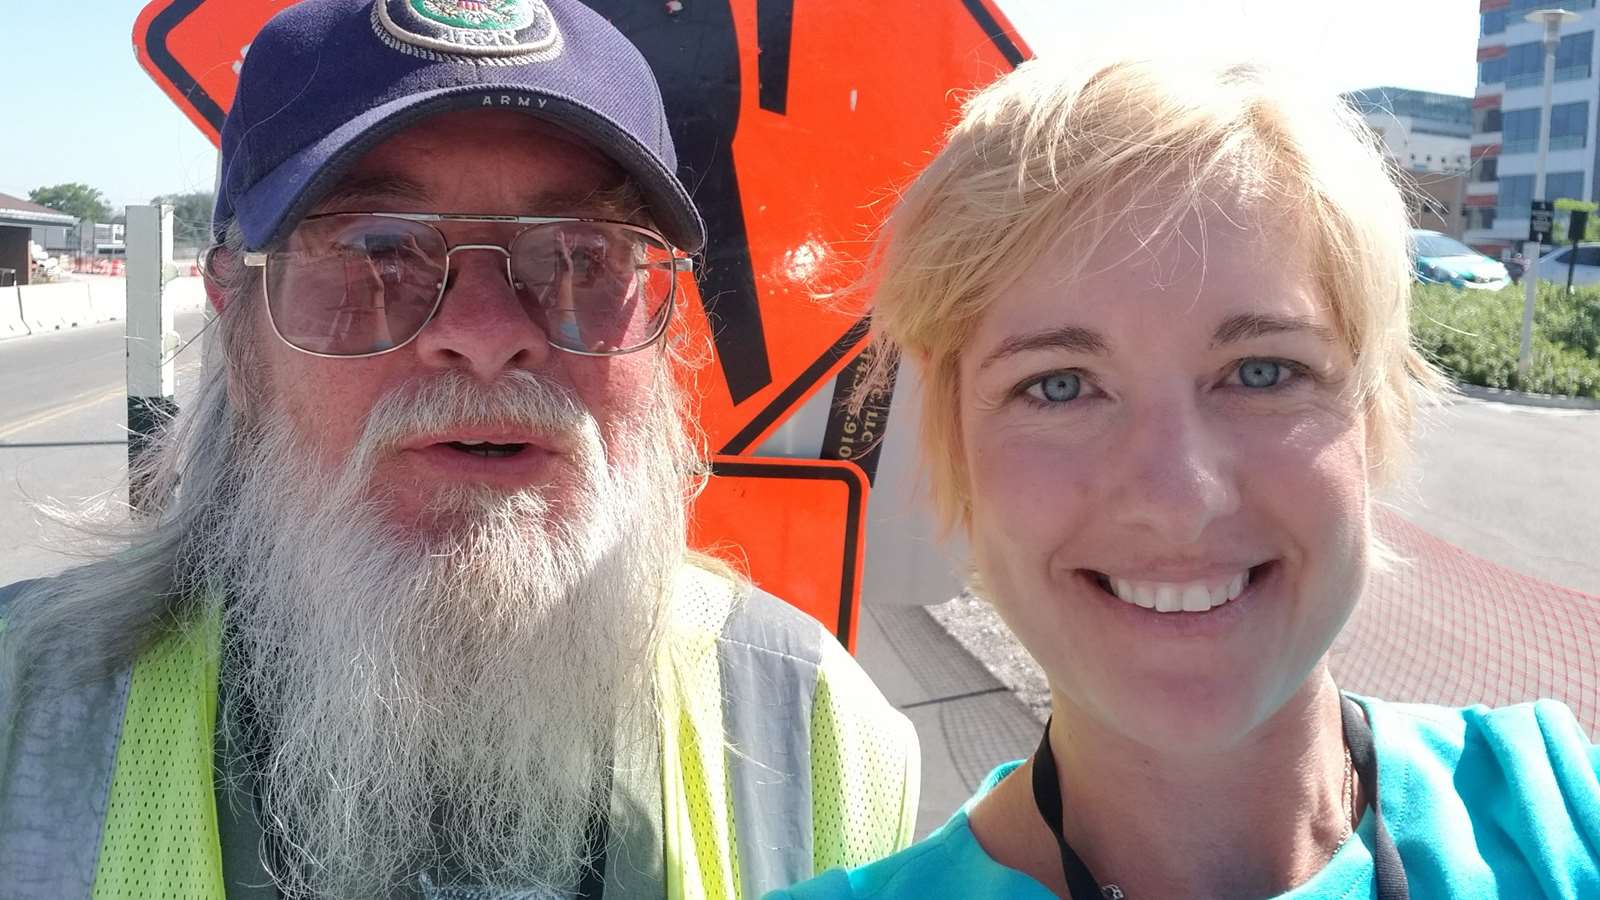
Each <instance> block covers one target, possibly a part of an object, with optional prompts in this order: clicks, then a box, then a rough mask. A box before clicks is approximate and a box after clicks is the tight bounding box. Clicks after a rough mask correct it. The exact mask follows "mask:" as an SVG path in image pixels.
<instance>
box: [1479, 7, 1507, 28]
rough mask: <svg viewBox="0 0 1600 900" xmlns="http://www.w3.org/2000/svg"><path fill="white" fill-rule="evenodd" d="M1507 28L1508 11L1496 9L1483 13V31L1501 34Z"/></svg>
mask: <svg viewBox="0 0 1600 900" xmlns="http://www.w3.org/2000/svg"><path fill="white" fill-rule="evenodd" d="M1505 30H1506V11H1505V10H1503V9H1496V10H1493V11H1490V12H1486V13H1484V14H1483V33H1484V34H1499V33H1501V32H1502V31H1505Z"/></svg>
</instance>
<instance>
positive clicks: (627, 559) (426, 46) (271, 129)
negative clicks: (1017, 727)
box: [0, 0, 917, 898]
mask: <svg viewBox="0 0 1600 900" xmlns="http://www.w3.org/2000/svg"><path fill="white" fill-rule="evenodd" d="M222 162H223V167H222V170H223V176H222V178H223V180H222V189H221V192H220V194H219V199H218V205H217V211H216V216H215V226H216V230H217V235H218V245H217V247H216V248H214V249H213V251H212V252H211V253H210V254H209V255H208V259H207V266H206V268H207V283H208V289H209V290H210V291H211V296H212V301H213V304H214V305H215V306H216V308H217V311H218V313H219V320H218V323H217V328H218V334H217V343H218V350H219V354H218V356H219V358H220V365H218V366H216V367H215V369H214V370H213V371H211V373H210V377H209V378H208V380H207V381H206V382H205V384H204V385H203V386H202V387H201V389H200V392H199V396H198V398H197V399H196V401H195V402H194V403H193V404H192V405H191V406H190V407H189V408H188V409H186V410H185V412H184V413H183V414H182V415H181V416H180V417H179V418H178V419H177V420H176V421H175V422H174V423H173V425H172V426H171V427H170V428H168V429H167V431H166V432H165V433H164V435H163V436H162V439H161V441H160V443H159V444H158V446H157V448H156V450H154V451H153V452H152V453H151V455H150V457H149V466H150V477H151V484H153V485H154V495H155V496H160V497H166V498H167V501H168V502H166V503H165V505H164V507H163V508H162V510H161V511H160V512H159V513H158V514H156V515H154V516H152V517H151V518H150V519H148V520H141V521H138V522H136V523H135V524H134V525H133V526H130V533H128V534H126V535H125V538H126V543H125V544H124V545H123V546H122V548H121V549H119V550H118V551H117V552H116V553H115V554H114V555H110V556H108V557H107V558H104V559H100V560H98V561H92V562H89V563H87V564H85V565H82V566H80V567H78V568H75V569H72V570H69V571H67V572H65V573H63V574H61V575H59V576H56V577H54V578H50V579H44V580H40V581H35V582H27V583H23V584H21V585H14V586H11V587H10V588H6V589H3V590H0V627H3V629H4V631H3V633H0V729H4V730H3V731H0V895H3V896H5V897H7V898H67V897H85V898H87V897H90V896H96V897H99V896H126V897H158V896H165V897H183V898H192V897H221V896H229V897H284V898H303V897H433V898H491V897H493V898H501V897H505V898H513V897H514V898H553V897H563V898H565V897H575V898H598V897H601V896H604V897H606V898H656V897H674V898H677V897H684V898H697V897H755V896H759V895H760V894H761V893H762V892H764V891H766V890H768V889H772V888H776V887H780V886H784V885H787V884H789V883H791V882H793V881H796V880H798V879H801V878H804V877H808V876H809V875H811V874H812V873H813V872H817V871H821V870H822V869H824V868H828V867H832V866H840V865H845V866H849V865H858V864H861V863H864V862H866V861H868V860H870V859H873V858H876V857H878V856H882V855H884V854H887V853H889V852H892V851H894V850H896V849H898V848H899V847H901V846H903V845H904V844H905V843H907V842H908V841H909V839H910V837H911V833H910V832H911V827H912V826H911V823H912V820H913V812H914V807H915V799H916V788H917V755H916V754H917V750H916V742H915V737H914V735H913V734H912V733H911V731H910V727H909V724H908V723H907V722H906V721H905V720H904V718H903V717H901V716H900V715H899V714H898V713H896V712H894V711H893V710H892V709H891V708H890V707H889V706H888V704H887V703H886V702H885V701H884V700H883V698H882V697H881V695H879V694H878V693H877V691H876V690H875V689H874V688H873V687H872V685H871V683H870V682H869V681H868V680H867V679H866V677H865V676H864V675H863V674H862V673H861V671H860V669H859V668H858V667H856V666H855V664H854V663H853V661H852V660H850V658H849V657H848V655H847V654H845V652H844V651H843V650H842V649H841V648H840V647H839V646H838V644H837V643H835V642H833V641H832V639H831V637H829V636H828V635H827V634H826V633H825V632H824V631H823V629H822V628H821V627H820V626H819V625H817V624H816V623H815V622H812V621H811V620H810V619H808V618H806V617H804V616H803V615H801V614H799V613H798V612H796V611H794V610H792V609H790V608H789V607H787V606H785V605H784V604H782V603H781V602H779V601H777V600H775V599H773V598H771V597H770V596H767V595H765V594H762V593H761V592H759V591H756V590H753V589H751V588H750V586H749V585H748V584H747V583H744V582H742V581H740V580H739V579H738V578H736V577H734V576H732V575H731V574H730V573H728V572H726V571H725V570H724V569H723V568H722V567H720V566H718V565H716V564H715V563H712V562H709V561H706V560H703V559H700V558H698V557H696V556H694V555H692V554H691V553H690V552H689V551H687V549H686V545H685V530H686V527H685V501H686V499H687V498H688V497H690V496H691V495H692V493H693V491H694V489H695V487H696V485H697V482H698V475H697V473H699V472H700V471H702V469H703V465H702V459H701V457H700V453H699V452H698V451H697V448H696V445H695V442H694V441H693V440H692V439H691V434H690V430H689V429H688V428H686V426H685V412H686V403H685V402H684V400H683V398H682V397H680V396H679V394H678V389H677V387H676V380H675V378H674V367H675V366H678V365H681V364H682V361H681V360H680V359H679V358H678V355H677V353H676V349H677V348H676V347H675V345H674V343H673V338H674V334H675V332H674V330H673V328H672V310H673V304H674V302H675V300H676V299H677V298H676V296H675V295H676V288H675V282H676V280H677V276H678V273H679V272H680V271H682V270H683V269H684V267H685V266H686V264H687V260H686V258H685V257H684V253H686V252H687V253H692V252H695V251H698V250H699V249H700V248H701V245H702V243H703V240H704V237H703V227H702V225H701V222H700V218H699V215H698V213H697V211H696V209H695V207H694V205H693V203H692V201H691V200H690V199H689V195H688V193H687V192H686V191H685V189H684V187H683V185H682V184H680V183H679V181H678V179H677V176H676V174H675V165H674V156H673V150H672V145H671V139H670V137H669V136H668V132H667V128H666V126H665V122H664V120H663V113H662V110H661V102H660V97H659V93H658V91H657V89H656V85H655V83H654V81H653V79H652V77H651V75H650V72H649V69H648V67H647V66H646V65H645V63H644V62H643V60H642V58H641V57H640V56H639V54H638V52H637V51H636V50H635V49H634V48H633V46H632V45H631V44H629V43H628V41H627V39H626V38H625V37H623V36H622V35H621V34H619V33H618V32H617V31H615V30H614V29H613V28H612V27H611V26H610V25H609V24H608V23H607V22H606V21H605V20H604V19H602V18H600V17H599V16H597V15H595V14H594V13H592V12H591V11H590V10H588V9H587V8H585V7H583V6H581V5H579V4H578V3H577V2H575V0H544V2H540V0H493V2H485V0H474V2H465V0H376V3H374V2H373V0H366V2H362V3H354V2H351V0H309V2H306V3H301V4H298V5H295V6H292V7H289V8H287V9H286V10H284V11H283V12H282V13H280V14H279V15H278V16H277V17H276V18H274V19H273V20H272V22H271V23H269V24H268V25H267V26H266V28H265V29H264V30H263V31H262V33H261V34H260V35H259V36H258V37H257V38H256V40H255V41H254V42H253V44H252V45H251V48H250V51H249V55H248V59H247V61H246V63H245V65H244V68H243V71H242V73H241V78H240V85H239V91H238V94H237V97H236V99H235V103H234V107H233V109H232V111H231V112H230V114H229V117H228V119H227V123H226V125H225V127H224V129H223V160H222Z"/></svg>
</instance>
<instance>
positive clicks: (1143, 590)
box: [1101, 571, 1250, 613]
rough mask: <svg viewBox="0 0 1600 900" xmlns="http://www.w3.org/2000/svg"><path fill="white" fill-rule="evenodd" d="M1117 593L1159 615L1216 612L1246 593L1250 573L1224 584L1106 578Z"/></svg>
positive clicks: (1226, 580)
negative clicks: (1160, 613) (1171, 582)
mask: <svg viewBox="0 0 1600 900" xmlns="http://www.w3.org/2000/svg"><path fill="white" fill-rule="evenodd" d="M1101 583H1102V584H1106V585H1109V587H1110V590H1111V592H1112V593H1113V594H1115V595H1117V597H1118V598H1119V599H1121V600H1123V601H1125V602H1128V603H1132V604H1134V605H1135V606H1142V607H1144V608H1145V609H1153V610H1155V611H1156V612H1163V613H1168V612H1205V611H1206V610H1208V609H1215V608H1216V607H1219V606H1221V605H1222V604H1224V603H1227V602H1228V601H1229V600H1233V599H1235V598H1236V597H1238V596H1239V595H1240V594H1241V593H1243V592H1244V589H1245V586H1246V585H1248V584H1249V583H1250V573H1249V572H1248V571H1245V572H1240V573H1239V574H1237V575H1235V576H1233V577H1232V578H1228V579H1225V580H1221V581H1192V582H1188V583H1186V584H1166V583H1163V582H1158V581H1130V580H1128V579H1126V578H1103V579H1102V580H1101Z"/></svg>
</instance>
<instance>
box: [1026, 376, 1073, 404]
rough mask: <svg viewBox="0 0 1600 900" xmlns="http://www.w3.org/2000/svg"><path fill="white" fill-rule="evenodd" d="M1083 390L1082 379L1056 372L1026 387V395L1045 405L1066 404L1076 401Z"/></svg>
mask: <svg viewBox="0 0 1600 900" xmlns="http://www.w3.org/2000/svg"><path fill="white" fill-rule="evenodd" d="M1082 390H1083V379H1081V378H1079V377H1078V376H1077V375H1074V374H1073V373H1071V372H1057V373H1055V374H1054V375H1046V376H1044V377H1043V378H1041V379H1039V380H1038V381H1035V382H1034V383H1033V384H1030V385H1028V393H1029V394H1030V395H1032V396H1033V398H1034V399H1036V400H1043V401H1045V402H1047V403H1066V402H1068V401H1070V400H1076V399H1077V398H1078V393H1079V392H1080V391H1082Z"/></svg>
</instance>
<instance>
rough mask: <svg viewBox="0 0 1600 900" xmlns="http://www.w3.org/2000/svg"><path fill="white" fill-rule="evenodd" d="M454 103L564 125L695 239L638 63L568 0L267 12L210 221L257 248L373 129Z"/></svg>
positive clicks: (360, 149) (658, 219) (619, 40)
mask: <svg viewBox="0 0 1600 900" xmlns="http://www.w3.org/2000/svg"><path fill="white" fill-rule="evenodd" d="M468 108H494V109H511V110H516V111H519V112H524V113H527V114H529V115H532V116H535V117H537V118H540V119H544V120H546V121H549V122H552V123H555V124H556V125H559V126H561V127H562V128H564V129H566V130H567V131H569V132H571V133H573V134H574V135H576V136H577V137H579V138H581V139H582V140H584V141H586V142H587V143H588V144H590V145H591V146H593V147H594V148H596V149H597V150H598V151H600V152H601V153H603V154H605V155H606V156H607V157H609V158H610V159H611V160H612V161H613V162H615V163H616V164H617V165H618V166H620V167H621V168H622V169H623V171H625V172H626V173H627V174H628V176H629V177H630V178H631V179H632V180H633V181H634V182H635V183H636V184H637V185H638V186H639V188H640V190H641V192H642V193H643V195H644V200H645V203H646V205H647V207H648V209H649V212H650V216H651V218H652V219H653V220H654V222H655V224H656V227H658V228H659V229H661V232H662V234H663V235H664V236H665V237H666V238H667V240H669V241H671V242H672V243H673V244H674V245H676V246H677V247H679V248H680V249H682V250H685V251H688V252H691V253H692V252H695V251H697V250H699V249H701V247H703V246H704V244H705V225H704V223H702V222H701V220H700V214H699V212H698V211H697V210H696V209H695V206H694V201H693V200H691V199H690V197H689V192H688V191H687V190H685V189H684V186H683V183H682V182H681V181H680V180H679V179H678V175H677V165H678V163H677V154H676V153H675V152H674V150H673V148H672V137H671V135H670V134H669V132H668V130H667V118H666V112H665V110H664V109H663V108H662V104H661V92H660V89H659V88H658V86H657V85H656V80H655V76H654V75H653V74H652V73H651V71H650V66H649V64H648V63H646V62H645V60H644V57H643V56H641V55H640V53H639V51H638V49H637V48H635V47H634V46H633V44H632V43H631V42H630V41H629V40H628V39H627V37H625V36H624V35H623V34H622V33H621V32H619V31H617V29H616V28H614V27H613V26H612V25H611V23H610V22H608V21H606V20H605V18H603V17H602V16H600V15H599V14H598V13H596V12H594V11H593V10H591V9H589V8H588V7H586V6H584V5H583V4H581V3H579V2H577V0H305V2H303V3H297V4H295V5H293V6H290V7H288V8H287V9H285V10H283V11H282V12H280V13H278V14H277V15H276V16H274V17H273V18H272V20H271V21H269V22H268V23H267V24H266V26H265V27H263V28H262V29H261V33H260V34H259V35H257V36H256V38H255V40H254V41H252V42H251V44H250V47H249V50H248V52H247V53H246V54H245V60H244V65H243V68H242V69H241V71H240V73H239V89H238V93H237V94H236V95H235V96H234V100H233V109H231V110H230V111H229V112H228V118H227V120H226V121H225V122H224V123H223V126H222V187H221V190H220V191H219V192H218V195H217V205H216V209H215V211H214V212H213V214H212V226H213V229H214V230H216V231H217V232H218V233H219V236H220V233H221V232H222V230H223V229H225V228H226V226H227V224H228V222H229V220H235V221H237V222H238V224H239V227H240V229H241V230H242V231H243V232H244V239H245V247H246V249H249V250H262V249H265V248H267V247H268V246H270V245H271V244H273V243H275V242H277V241H279V240H280V239H282V238H284V237H285V236H287V235H288V233H289V232H290V231H292V230H294V227H295V225H296V224H298V223H299V221H300V219H301V217H303V216H304V215H305V214H306V212H307V211H308V210H310V209H311V207H313V206H315V205H316V203H317V201H318V199H319V198H320V197H321V196H322V195H323V194H325V193H326V192H327V190H328V188H330V187H332V186H333V185H334V184H335V183H336V182H337V181H338V179H339V178H340V176H341V175H343V173H344V172H345V171H346V170H348V169H349V167H350V166H351V165H352V164H353V163H355V162H356V160H358V159H360V158H361V156H362V155H363V154H365V153H366V152H367V151H368V150H370V149H372V147H373V146H374V145H376V144H377V143H379V142H380V141H382V140H383V139H384V138H387V137H389V136H390V135H393V134H395V133H396V132H398V131H401V130H403V129H405V128H407V127H409V126H411V125H414V124H416V123H417V122H419V121H421V120H423V119H425V118H428V117H429V116H432V115H436V114H438V113H441V112H445V111H448V110H456V109H468ZM447 212H472V211H471V210H447ZM534 212H536V211H534Z"/></svg>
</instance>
